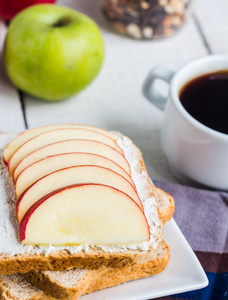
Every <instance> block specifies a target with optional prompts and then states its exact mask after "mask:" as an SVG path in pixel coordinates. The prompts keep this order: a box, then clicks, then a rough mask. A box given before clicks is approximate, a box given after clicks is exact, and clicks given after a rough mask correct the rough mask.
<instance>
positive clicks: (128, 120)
mask: <svg viewBox="0 0 228 300" xmlns="http://www.w3.org/2000/svg"><path fill="white" fill-rule="evenodd" d="M58 4H62V5H67V6H69V7H72V8H74V9H76V10H79V11H81V12H83V13H85V14H87V15H89V16H90V17H91V18H93V19H94V20H95V21H96V22H97V24H98V25H99V26H100V28H101V30H102V33H103V37H104V42H105V48H106V57H105V61H104V65H103V68H102V70H101V72H100V74H99V75H98V77H97V78H96V79H95V81H94V82H93V83H92V84H91V85H90V86H89V87H88V88H86V89H85V90H84V91H82V92H81V93H80V94H78V95H76V96H74V97H72V98H71V99H67V100H66V101H61V102H55V103H49V102H44V101H40V100H38V99H35V98H33V97H31V96H29V95H23V99H24V102H25V115H26V119H27V122H28V127H29V128H32V127H36V126H40V125H45V124H54V123H65V122H74V123H87V124H92V125H96V126H100V127H103V128H105V129H108V130H119V131H121V132H122V133H124V134H126V135H128V136H129V137H130V138H132V139H133V141H134V142H135V143H136V144H137V145H138V146H139V147H140V149H141V150H142V152H143V155H144V158H145V161H146V164H147V167H148V169H149V173H150V175H151V176H152V178H156V179H163V180H169V181H175V179H174V177H173V175H172V173H171V172H170V170H169V167H168V165H167V161H166V158H165V157H164V154H163V152H162V150H161V145H160V127H161V123H162V118H163V113H162V112H161V111H159V110H158V109H156V108H154V107H153V106H152V105H151V104H149V103H148V102H147V101H146V100H145V99H144V97H143V95H142V93H141V87H142V83H143V80H144V78H145V76H146V74H147V73H148V71H149V70H150V69H151V68H152V67H154V66H155V65H157V64H163V65H165V66H167V67H169V68H172V69H173V70H176V69H178V68H179V67H180V66H181V65H183V64H185V63H187V62H189V61H191V60H193V59H196V58H198V57H201V56H204V55H207V54H208V53H210V52H212V53H227V51H228V33H227V30H228V18H227V17H226V12H227V6H228V2H227V1H226V0H219V1H214V0H197V1H194V7H193V11H194V14H193V17H190V18H189V20H188V22H187V24H186V25H185V26H184V27H183V29H182V30H181V31H180V32H179V33H178V34H176V35H175V36H173V37H172V38H167V39H163V40H157V41H135V40H132V39H129V38H124V37H122V36H119V35H118V34H116V33H114V32H113V31H112V30H110V28H109V26H108V24H107V23H106V21H105V20H104V18H103V16H102V13H101V10H100V1H99V0H93V1H91V0H83V1H80V0H61V1H58ZM1 66H2V64H1ZM0 77H1V78H0V89H1V90H0V104H1V119H0V129H1V130H5V131H10V130H15V129H18V130H22V129H24V121H23V112H22V109H21V103H20V100H19V97H18V94H17V91H16V90H15V89H14V88H13V87H12V85H11V84H10V83H9V81H8V80H7V78H6V76H5V74H4V71H3V69H2V67H1V76H0ZM162 88H163V89H164V90H165V91H166V90H167V87H166V86H162Z"/></svg>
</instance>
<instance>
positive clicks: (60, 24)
mask: <svg viewBox="0 0 228 300" xmlns="http://www.w3.org/2000/svg"><path fill="white" fill-rule="evenodd" d="M70 22H71V20H70V18H68V17H64V18H62V19H60V20H58V21H57V22H56V23H54V24H53V25H52V26H53V27H63V26H66V25H68V24H70Z"/></svg>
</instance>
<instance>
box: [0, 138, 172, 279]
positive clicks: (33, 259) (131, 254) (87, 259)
mask: <svg viewBox="0 0 228 300" xmlns="http://www.w3.org/2000/svg"><path fill="white" fill-rule="evenodd" d="M115 136H116V137H118V138H119V139H125V141H127V143H128V146H129V147H130V148H131V152H134V153H136V155H137V165H136V168H137V172H138V174H141V173H143V174H144V177H145V178H146V185H145V186H144V187H143V188H144V190H146V191H147V193H148V194H149V196H150V198H151V199H157V197H160V198H161V199H160V201H162V197H163V198H164V199H166V201H169V202H170V204H171V203H172V204H173V207H174V201H173V199H172V197H171V196H168V195H165V193H164V194H163V193H162V194H163V196H161V193H160V192H158V189H157V188H156V187H155V186H154V185H153V184H152V183H151V180H150V178H149V176H148V174H147V171H146V168H145V164H144V161H143V158H142V154H141V152H140V150H139V149H138V148H137V147H136V146H135V145H134V144H133V142H132V141H131V140H130V139H128V138H126V137H124V136H122V135H121V134H120V133H115ZM0 148H2V147H1V145H0ZM158 195H160V196H158ZM164 199H163V201H164ZM158 200H159V199H158ZM156 210H158V208H157V207H156ZM158 215H159V213H158ZM161 215H163V214H161ZM158 218H159V217H158ZM165 218H168V216H167V217H164V220H165ZM160 221H161V217H160ZM158 227H159V228H158V229H157V228H156V229H157V230H159V234H158V240H157V244H159V243H160V241H161V240H162V234H161V230H162V222H160V224H159V226H158ZM0 244H1V237H0ZM155 253H156V249H154V248H153V247H150V248H149V249H148V250H141V249H133V250H132V249H125V250H121V251H119V250H117V251H110V252H109V251H104V250H103V249H101V248H100V247H93V248H92V247H90V248H89V249H88V250H87V251H84V250H81V251H79V252H77V253H70V252H69V250H68V249H61V250H56V251H50V252H49V253H48V254H47V253H45V252H42V251H41V252H40V253H38V254H37V253H33V251H30V252H29V251H28V252H26V251H25V252H24V253H22V254H21V253H15V254H7V253H0V274H14V273H18V272H20V273H25V272H28V271H30V270H33V269H34V270H49V271H60V270H68V269H71V268H87V269H96V268H99V267H100V266H103V267H107V268H109V267H111V268H122V267H124V266H134V265H138V264H142V263H144V262H146V261H148V260H150V259H152V258H153V256H154V255H155Z"/></svg>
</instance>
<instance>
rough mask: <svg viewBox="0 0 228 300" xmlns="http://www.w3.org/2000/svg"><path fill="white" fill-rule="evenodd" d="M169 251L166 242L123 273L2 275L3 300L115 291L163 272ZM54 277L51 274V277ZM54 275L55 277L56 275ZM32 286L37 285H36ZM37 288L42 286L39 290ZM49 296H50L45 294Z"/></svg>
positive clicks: (50, 299)
mask: <svg viewBox="0 0 228 300" xmlns="http://www.w3.org/2000/svg"><path fill="white" fill-rule="evenodd" d="M169 257H170V250H169V247H168V246H167V244H166V243H165V242H164V241H163V242H161V244H160V245H159V247H158V249H157V252H156V254H155V256H154V257H153V258H152V259H151V260H149V261H147V262H145V263H143V264H139V265H135V266H131V267H124V268H121V269H113V268H104V267H102V268H100V269H97V270H87V269H76V270H75V269H72V270H68V271H59V272H58V271H55V272H49V271H45V275H44V276H43V275H42V271H41V272H40V273H39V271H37V272H38V273H37V274H36V273H34V272H36V271H34V272H30V273H29V275H28V273H27V274H26V277H27V278H28V279H29V280H26V279H25V278H24V277H23V276H25V274H23V276H22V275H21V274H10V275H0V299H2V300H12V299H14V300H54V299H65V300H76V299H78V298H79V297H80V296H82V295H84V294H90V293H92V292H95V291H98V290H102V289H105V288H108V287H113V286H116V285H119V284H121V283H124V282H127V281H130V280H135V279H139V278H144V277H148V276H151V275H154V274H158V273H161V272H162V271H164V269H165V267H166V265H167V264H168V261H169ZM50 273H51V274H50ZM53 273H55V274H53ZM31 282H33V283H35V284H36V286H35V285H33V284H32V283H31ZM37 286H40V288H38V287H37ZM45 292H47V293H48V294H46V293H45Z"/></svg>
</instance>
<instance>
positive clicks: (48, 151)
mask: <svg viewBox="0 0 228 300" xmlns="http://www.w3.org/2000/svg"><path fill="white" fill-rule="evenodd" d="M76 152H84V153H93V154H97V155H101V156H104V157H106V158H108V159H110V160H112V161H113V162H115V163H116V164H118V165H119V166H121V167H122V168H123V169H124V170H125V171H126V172H127V173H128V174H129V175H130V174H131V170H130V166H129V163H128V162H127V160H126V158H125V157H124V156H123V155H122V154H121V153H119V152H118V151H117V150H115V149H114V148H112V147H110V146H108V145H105V144H103V143H100V142H96V141H89V140H68V141H61V142H57V143H53V144H50V145H47V146H44V147H42V148H40V149H38V150H36V151H34V152H32V153H31V154H29V155H28V156H26V157H25V158H24V159H23V160H22V161H21V162H20V163H19V165H18V166H17V174H20V173H21V172H22V171H23V170H25V169H26V168H27V167H28V166H30V165H32V164H34V163H35V162H37V161H39V160H41V159H43V158H45V157H47V156H53V155H57V154H62V153H76ZM15 171H16V170H15Z"/></svg>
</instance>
